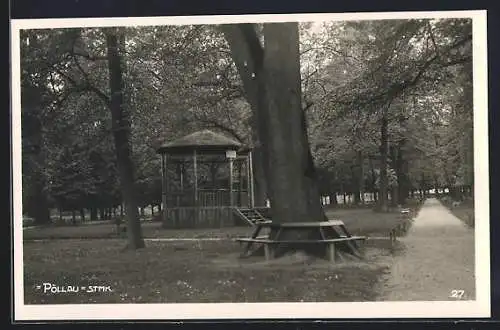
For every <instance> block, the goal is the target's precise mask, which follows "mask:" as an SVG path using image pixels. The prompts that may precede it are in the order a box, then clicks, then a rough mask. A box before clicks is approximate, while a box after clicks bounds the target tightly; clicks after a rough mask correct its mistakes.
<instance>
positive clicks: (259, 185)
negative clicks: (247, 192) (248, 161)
mask: <svg viewBox="0 0 500 330" xmlns="http://www.w3.org/2000/svg"><path fill="white" fill-rule="evenodd" d="M252 160H253V164H252V166H253V173H254V182H255V186H254V195H255V196H254V197H255V200H254V202H255V205H256V206H265V205H266V199H267V184H266V174H265V173H264V164H263V161H264V160H263V158H262V150H261V148H260V147H259V146H257V147H256V148H255V149H254V150H253V154H252Z"/></svg>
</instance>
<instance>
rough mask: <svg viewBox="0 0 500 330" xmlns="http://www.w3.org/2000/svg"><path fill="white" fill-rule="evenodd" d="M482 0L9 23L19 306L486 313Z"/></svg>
mask: <svg viewBox="0 0 500 330" xmlns="http://www.w3.org/2000/svg"><path fill="white" fill-rule="evenodd" d="M486 47H487V42H486V11H453V12H451V11H450V12H446V11H442V12H440V11H435V12H397V13H396V12H394V13H390V12H386V13H383V12H380V13H359V14H356V13H349V14H347V13H346V14H344V13H342V14H340V13H338V14H335V13H332V14H280V15H239V16H238V15H233V16H192V17H149V18H147V17H144V18H102V19H97V18H92V19H91V18H88V19H44V20H42V19H25V20H23V19H19V20H13V21H12V86H13V89H12V122H11V124H12V132H13V133H12V134H13V135H12V139H13V144H12V153H13V177H14V181H13V182H14V185H15V187H14V188H15V190H14V192H13V207H14V217H13V227H14V248H13V249H14V250H13V253H14V275H15V281H14V284H15V293H14V298H15V299H14V307H15V308H14V310H15V316H16V319H18V320H72V319H83V320H93V319H109V320H110V319H113V320H118V319H197V318H200V319H212V318H214V319H232V318H238V319H252V318H258V319H265V318H280V319H281V318H315V317H319V318H366V317H370V318H391V317H412V318H419V317H425V318H430V317H434V318H446V317H448V318H449V317H488V316H490V265H489V263H490V254H489V248H490V245H489V219H490V218H489V213H488V212H489V177H488V114H487V112H488V104H487V91H488V90H487V82H488V81H487V67H486V65H487V64H486V63H487V58H486V51H487V49H486Z"/></svg>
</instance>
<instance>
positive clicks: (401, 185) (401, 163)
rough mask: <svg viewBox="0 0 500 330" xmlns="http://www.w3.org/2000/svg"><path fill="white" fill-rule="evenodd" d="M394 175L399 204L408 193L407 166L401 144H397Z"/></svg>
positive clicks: (404, 199) (403, 202) (403, 201)
mask: <svg viewBox="0 0 500 330" xmlns="http://www.w3.org/2000/svg"><path fill="white" fill-rule="evenodd" d="M396 175H397V180H398V202H399V204H401V205H404V204H405V203H406V199H407V198H408V194H409V187H408V186H409V180H408V166H407V164H406V162H405V160H404V159H403V150H402V146H401V144H400V145H399V146H398V150H397V156H396Z"/></svg>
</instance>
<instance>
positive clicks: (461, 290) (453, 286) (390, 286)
mask: <svg viewBox="0 0 500 330" xmlns="http://www.w3.org/2000/svg"><path fill="white" fill-rule="evenodd" d="M400 242H401V243H402V245H403V246H404V251H403V252H402V253H401V255H400V256H399V257H397V258H395V260H394V264H393V266H392V267H391V270H390V272H389V273H388V274H386V282H385V283H384V285H382V286H381V288H380V290H381V292H382V294H381V296H380V297H379V300H384V301H391V300H456V299H462V300H473V299H475V298H474V297H475V278H474V232H473V230H471V229H470V228H467V227H466V225H465V224H464V223H463V222H462V221H460V220H459V219H458V218H457V217H455V216H454V215H453V214H452V213H451V212H450V211H449V210H448V209H446V208H445V207H444V206H443V205H442V204H441V203H440V202H439V201H438V200H437V199H434V198H432V199H428V200H427V201H426V202H425V203H424V205H423V206H422V209H421V211H420V213H419V214H418V216H417V217H416V218H415V221H414V223H413V226H412V227H411V228H410V230H409V232H408V235H407V236H406V237H404V238H401V239H400ZM454 290H456V291H454ZM454 293H455V296H456V297H452V296H453V295H454Z"/></svg>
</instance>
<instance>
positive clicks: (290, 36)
mask: <svg viewBox="0 0 500 330" xmlns="http://www.w3.org/2000/svg"><path fill="white" fill-rule="evenodd" d="M222 29H223V31H224V34H225V36H226V39H227V41H228V43H229V45H230V47H231V51H232V56H233V59H234V61H235V63H236V66H237V68H238V71H239V73H240V76H241V78H242V81H243V85H244V88H245V92H246V96H247V99H248V101H249V103H250V105H251V106H252V110H253V112H254V115H255V119H256V123H257V125H256V126H257V134H258V138H259V141H260V142H261V150H262V157H263V165H264V166H263V167H264V173H265V177H266V183H267V192H268V195H269V199H270V201H271V208H272V216H273V221H275V222H299V221H300V222H303V221H324V220H325V219H326V217H325V214H324V212H323V208H322V206H321V201H320V196H319V189H318V185H317V180H316V171H315V167H314V163H313V159H312V155H311V151H310V149H309V142H308V137H307V130H306V128H307V126H306V122H305V115H304V112H303V110H302V102H301V101H302V96H301V85H300V62H299V44H298V41H299V35H298V25H297V23H269V24H265V25H264V29H263V31H264V38H265V42H264V47H262V45H261V43H260V41H259V39H258V37H257V34H256V32H255V28H254V26H253V25H252V24H239V25H226V26H223V27H222Z"/></svg>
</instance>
